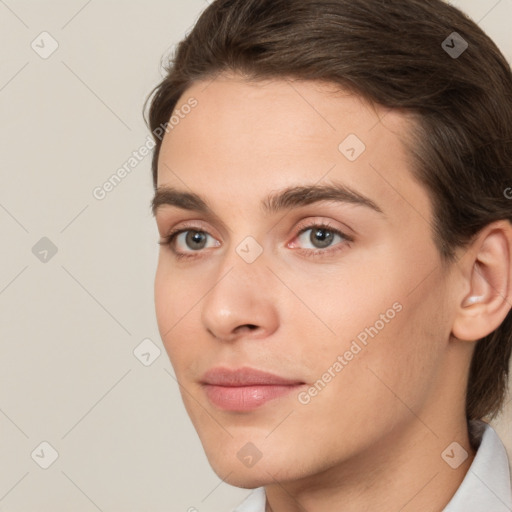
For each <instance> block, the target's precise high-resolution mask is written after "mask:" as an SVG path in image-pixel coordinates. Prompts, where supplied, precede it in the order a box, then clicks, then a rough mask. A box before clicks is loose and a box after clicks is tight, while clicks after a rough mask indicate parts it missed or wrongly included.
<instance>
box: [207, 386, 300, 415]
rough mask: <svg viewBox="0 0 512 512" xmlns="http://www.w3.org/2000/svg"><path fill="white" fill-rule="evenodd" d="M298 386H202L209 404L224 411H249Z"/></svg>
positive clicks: (296, 388)
mask: <svg viewBox="0 0 512 512" xmlns="http://www.w3.org/2000/svg"><path fill="white" fill-rule="evenodd" d="M300 387H301V385H300V384H297V385H290V386H279V385H264V386H263V385H259V386H258V385H256V386H239V387H231V386H214V385H211V384H206V385H205V386H204V388H205V391H206V395H207V397H208V399H209V400H210V402H211V403H212V404H214V405H215V406H217V407H219V408H220V409H223V410H225V411H250V410H252V409H256V408H257V407H260V406H262V405H263V404H266V403H267V402H269V401H271V400H274V399H275V398H279V397H282V396H285V395H287V394H289V393H291V392H292V391H297V390H298V389H299V388H300Z"/></svg>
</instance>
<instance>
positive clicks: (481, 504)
mask: <svg viewBox="0 0 512 512" xmlns="http://www.w3.org/2000/svg"><path fill="white" fill-rule="evenodd" d="M469 432H470V435H471V437H472V438H473V439H474V444H475V446H477V447H478V449H477V452H476V455H475V458H474V459H473V462H472V463H471V466H470V468H469V470H468V472H467V473H466V476H465V477H464V480H463V481H462V483H461V484H460V486H459V488H458V489H457V491H456V492H455V494H454V495H453V497H452V499H451V500H450V502H449V503H448V505H446V507H445V508H444V509H443V512H491V511H492V512H512V491H511V482H510V469H509V461H508V457H507V451H506V449H505V447H504V446H503V443H502V442H501V440H500V438H499V436H498V434H497V433H496V431H495V430H494V429H493V428H492V427H491V425H489V424H488V423H485V422H483V421H481V420H471V421H470V422H469ZM265 501H266V497H265V488H264V487H258V488H257V489H254V490H253V491H252V492H251V493H250V494H249V495H248V496H247V498H246V499H245V500H244V501H243V502H242V503H241V504H240V505H239V506H238V507H237V508H236V509H235V510H233V512H265Z"/></svg>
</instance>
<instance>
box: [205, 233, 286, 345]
mask: <svg viewBox="0 0 512 512" xmlns="http://www.w3.org/2000/svg"><path fill="white" fill-rule="evenodd" d="M266 265H267V261H266V258H265V256H264V254H263V248H262V247H261V245H260V244H259V243H258V242H257V241H256V240H255V239H254V238H253V237H246V238H245V239H243V240H242V242H240V243H239V244H238V245H235V246H233V247H230V248H229V249H228V251H226V254H225V255H224V257H223V260H222V263H221V264H219V267H218V272H217V273H216V279H215V282H214V283H213V284H212V287H211V289H210V291H209V292H208V293H207V294H206V296H205V298H204V300H203V301H202V311H201V317H202V321H203V324H204V326H205V327H206V328H207V329H208V330H209V331H210V332H211V333H212V334H214V335H215V336H216V337H219V338H222V339H231V338H233V337H234V336H236V333H237V332H238V331H239V330H240V329H239V327H241V326H246V325H251V326H256V327H258V329H257V330H255V329H254V328H253V332H254V336H261V335H263V334H270V333H271V332H273V331H274V330H275V329H276V328H277V321H278V312H277V311H276V309H275V304H276V301H275V300H273V293H272V290H271V281H270V275H269V270H268V269H267V267H266Z"/></svg>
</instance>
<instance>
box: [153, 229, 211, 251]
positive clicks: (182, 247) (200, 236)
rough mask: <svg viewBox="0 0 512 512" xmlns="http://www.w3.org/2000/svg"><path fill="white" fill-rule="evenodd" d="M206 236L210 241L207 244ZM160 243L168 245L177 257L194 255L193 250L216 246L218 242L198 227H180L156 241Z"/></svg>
mask: <svg viewBox="0 0 512 512" xmlns="http://www.w3.org/2000/svg"><path fill="white" fill-rule="evenodd" d="M208 237H210V238H211V239H212V241H211V242H210V243H209V244H208ZM158 243H159V244H160V245H168V246H169V247H170V248H171V250H172V252H173V253H174V254H175V255H176V256H177V257H178V258H181V257H189V256H192V257H193V256H195V255H194V254H193V253H194V252H200V251H202V250H203V249H208V248H211V247H218V246H219V245H220V242H219V241H217V240H215V239H214V238H213V237H212V236H211V235H210V234H209V233H207V232H206V231H202V230H201V229H200V228H190V227H189V228H182V229H177V230H175V231H173V232H171V233H170V234H169V235H168V236H166V237H165V238H164V240H162V241H160V242H158Z"/></svg>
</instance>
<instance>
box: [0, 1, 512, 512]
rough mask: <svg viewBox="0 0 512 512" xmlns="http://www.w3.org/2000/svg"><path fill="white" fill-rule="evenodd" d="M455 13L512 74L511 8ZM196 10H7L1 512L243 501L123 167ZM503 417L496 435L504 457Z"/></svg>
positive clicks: (151, 5)
mask: <svg viewBox="0 0 512 512" xmlns="http://www.w3.org/2000/svg"><path fill="white" fill-rule="evenodd" d="M453 3H454V4H455V5H457V6H459V7H461V8H463V9H464V10H465V11H466V12H467V13H468V14H469V15H471V16H472V17H473V18H474V19H475V20H476V21H478V22H479V23H480V25H481V26H482V27H483V29H484V30H486V31H487V32H488V33H489V35H490V36H491V37H493V38H494V40H495V41H496V42H497V44H498V45H499V46H500V47H501V49H502V50H503V52H504V53H505V55H506V56H507V58H508V59H509V61H510V59H511V58H512V37H511V35H510V20H511V19H512V0H501V1H496V0H460V1H457V2H453ZM206 5H207V3H206V2H205V1H204V0H167V1H162V0H159V1H156V0H153V1H152V2H147V1H146V2H144V1H142V0H134V1H126V2H121V1H113V0H92V1H87V0H68V1H66V2H64V1H55V0H54V1H49V0H47V1H26V0H25V1H23V0H5V2H4V1H2V2H0V39H1V43H2V44H1V46H0V56H1V59H0V119H1V124H0V141H1V143H0V144H1V166H0V173H1V182H0V183H1V187H0V233H1V235H2V238H1V239H2V243H1V249H0V254H1V256H0V258H1V265H0V343H1V354H2V357H1V358H0V375H1V385H0V461H1V463H0V511H9V512H14V511H38V512H46V511H47V512H50V511H51V512H59V511H69V510H73V511H75V512H82V511H83V512H89V511H95V510H100V511H104V512H108V511H112V512H113V511H123V512H127V511H139V512H140V511H172V512H179V511H183V512H185V511H188V510H192V509H191V507H195V509H197V511H199V512H222V511H229V510H231V509H232V508H233V507H234V506H235V504H237V503H238V502H240V501H241V500H242V499H243V497H244V496H245V495H246V494H248V492H249V491H247V490H243V489H235V488H233V487H230V486H229V485H227V484H225V483H223V482H222V481H221V480H220V479H219V477H217V476H216V475H215V473H214V472H213V471H212V469H211V468H210V466H209V465H208V462H207V460H206V457H205V455H204V453H203V450H202V447H201V444H200V442H199V439H198V437H197V435H196V433H195V431H194V429H193V427H192V424H191V422H190V420H189V419H188V417H187V415H186V413H185V410H184V407H183V405H182V402H181V398H180V394H179V390H178V386H177V384H176V382H175V380H174V379H173V375H174V373H173V371H172V368H171V365H170V363H169V361H168V358H167V355H166V353H165V351H164V349H163V346H162V344H161V341H160V338H159V334H158V329H157V325H156V320H155V314H154V304H153V279H154V272H155V266H156V261H157V254H158V245H157V240H158V236H157V231H156V226H155V224H154V220H153V219H152V216H151V214H150V209H149V203H150V200H151V196H152V183H151V173H150V157H149V156H148V157H146V158H145V159H143V160H142V161H140V162H137V165H130V164H129V162H130V160H129V159H130V157H132V156H133V155H132V153H133V152H134V151H136V150H138V149H139V148H140V147H141V146H143V145H144V144H145V143H146V141H147V136H148V131H147V128H146V126H145V125H144V122H143V119H142V115H141V112H142V106H143V102H144V100H145V98H146V96H147V94H148V93H149V92H150V90H151V89H152V88H153V87H154V86H155V85H156V84H157V82H158V81H159V79H160V76H161V75H160V59H161V57H162V56H163V55H164V54H165V53H166V52H167V51H168V49H169V48H170V47H171V46H172V45H173V44H175V43H176V42H178V41H179V40H180V39H181V38H182V37H183V36H184V34H185V33H186V32H187V30H188V29H189V28H190V27H191V25H193V23H194V21H195V20H196V19H197V16H198V14H199V13H200V11H201V10H202V9H203V8H204V7H205V6H206ZM43 31H46V32H48V33H49V34H50V36H51V37H50V36H46V35H44V36H40V34H41V32H43ZM33 41H35V42H34V46H35V47H36V48H37V52H39V53H36V51H35V50H34V49H33V48H32V47H31V44H32V42H33ZM54 41H56V42H57V43H58V48H57V50H56V51H55V52H54V53H53V54H52V55H51V56H49V57H48V58H42V57H41V56H40V54H41V53H43V54H44V52H49V51H50V50H51V48H52V46H51V45H52V44H56V43H55V42H54ZM131 163H132V164H133V161H132V162H131ZM125 164H126V165H128V166H129V168H130V173H128V174H127V175H126V176H125V177H124V179H123V180H122V181H121V182H120V183H119V184H118V185H117V186H116V187H115V188H114V189H113V190H112V191H110V192H109V193H108V194H106V195H105V197H104V198H103V199H97V198H95V197H94V195H93V191H94V190H95V189H96V188H97V187H101V186H102V185H103V184H104V183H105V182H106V181H107V180H108V179H109V178H110V176H111V175H112V174H114V173H115V172H116V171H117V169H119V168H120V167H122V166H123V165H125ZM44 237H46V238H45V239H43V240H42V241H41V239H42V238H44ZM34 246H35V249H33V248H34ZM55 250H56V251H57V252H56V253H55V254H53V253H52V251H53V252H55ZM45 251H47V252H45ZM34 252H35V253H36V254H34ZM41 258H43V260H44V259H45V258H46V261H41ZM148 338H149V339H150V340H152V343H153V344H154V347H155V348H152V350H153V351H156V352H155V354H156V355H157V352H158V349H160V351H161V353H160V356H159V357H157V358H156V360H155V361H154V362H153V363H152V364H151V365H150V366H145V365H144V364H142V363H141V361H140V360H139V359H137V358H136V357H135V355H134V349H135V348H136V347H137V346H138V345H139V344H140V343H141V342H142V341H143V340H145V339H148ZM146 343H149V342H146ZM148 346H151V347H152V346H153V345H151V344H150V345H148ZM509 400H510V398H509ZM511 416H512V403H511V402H510V401H509V402H508V405H507V409H506V410H505V412H504V413H503V414H502V416H501V417H500V419H499V420H498V421H496V422H494V425H495V426H496V427H497V429H498V432H499V433H500V435H501V437H502V439H503V440H504V442H505V443H506V445H507V449H508V450H509V455H512V428H511V424H512V421H511ZM42 442H48V443H49V444H50V445H51V446H53V447H54V449H55V450H56V451H57V452H58V458H57V460H56V461H55V462H54V463H53V464H52V465H51V466H50V467H48V469H42V468H41V467H40V464H44V460H46V462H48V461H50V460H51V459H50V457H51V450H50V449H49V448H48V447H47V446H46V445H42V446H41V443H42ZM41 450H43V451H42V452H41ZM41 454H43V455H41ZM43 459H44V460H43Z"/></svg>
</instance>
